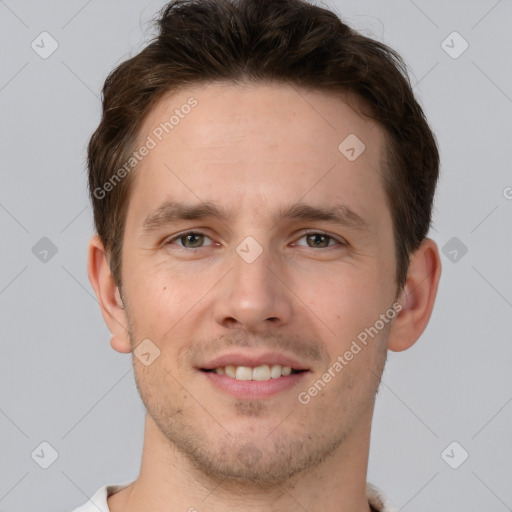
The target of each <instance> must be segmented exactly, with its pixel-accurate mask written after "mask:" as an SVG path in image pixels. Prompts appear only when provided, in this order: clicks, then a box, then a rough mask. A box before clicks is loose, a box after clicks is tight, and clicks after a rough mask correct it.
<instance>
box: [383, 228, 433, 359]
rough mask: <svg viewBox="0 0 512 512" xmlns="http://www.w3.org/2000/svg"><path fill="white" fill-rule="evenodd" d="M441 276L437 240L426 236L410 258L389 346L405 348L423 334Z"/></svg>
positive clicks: (395, 349) (394, 349)
mask: <svg viewBox="0 0 512 512" xmlns="http://www.w3.org/2000/svg"><path fill="white" fill-rule="evenodd" d="M440 277H441V259H440V257H439V251H438V249H437V244H436V243H435V242H434V241H433V240H432V239H430V238H426V239H425V240H423V242H422V243H421V244H420V247H419V248H418V249H417V250H416V251H415V252H414V253H413V254H412V255H411V258H410V264H409V271H408V275H407V282H406V284H405V286H404V289H403V290H402V292H401V294H400V296H399V298H398V302H399V303H400V304H401V306H402V309H401V311H400V313H399V314H398V315H397V317H396V318H395V319H394V320H393V323H392V325H391V330H390V333H389V339H388V348H389V350H393V351H395V352H401V351H402V350H406V349H408V348H410V347H411V346H412V345H414V343H415V342H416V341H417V340H418V338H419V337H420V336H421V334H422V333H423V331H424V330H425V328H426V326H427V324H428V322H429V320H430V316H431V314H432V310H433V308H434V302H435V298H436V295H437V288H438V285H439V279H440Z"/></svg>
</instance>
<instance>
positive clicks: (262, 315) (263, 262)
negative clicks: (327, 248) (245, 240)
mask: <svg viewBox="0 0 512 512" xmlns="http://www.w3.org/2000/svg"><path fill="white" fill-rule="evenodd" d="M230 263H231V267H232V270H231V271H230V272H229V273H228V274H227V275H226V277H225V278H224V279H222V280H221V282H220V283H219V288H218V290H217V294H216V297H215V304H214V317H215V321H216V322H217V323H218V324H220V325H222V326H223V327H226V328H231V329H244V330H247V331H253V332H258V331H259V332H262V331H265V330H268V329H269V327H270V328H276V327H278V326H281V325H285V324H286V323H288V322H289V321H290V318H291V316H292V306H293V304H292V301H293V294H292V292H291V291H290V288H289V286H290V285H289V284H288V286H287V285H286V276H285V275H284V271H283V269H282V266H280V265H279V264H278V262H277V261H275V260H274V261H273V260H272V258H271V257H270V255H269V251H268V250H263V252H262V253H261V254H260V255H259V256H258V258H256V260H254V261H252V262H251V263H248V262H247V261H245V260H244V259H243V258H242V257H241V256H240V255H239V254H238V253H237V252H236V251H233V256H232V258H231V261H230Z"/></svg>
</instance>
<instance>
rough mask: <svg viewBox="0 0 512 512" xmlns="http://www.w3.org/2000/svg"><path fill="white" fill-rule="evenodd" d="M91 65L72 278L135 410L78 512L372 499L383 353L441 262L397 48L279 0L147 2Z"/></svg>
mask: <svg viewBox="0 0 512 512" xmlns="http://www.w3.org/2000/svg"><path fill="white" fill-rule="evenodd" d="M158 23H159V28H160V33H159V35H158V37H156V38H155V40H154V41H153V42H152V43H151V44H149V46H148V47H147V48H145V49H144V50H143V51H142V52H141V53H140V54H138V55H136V56H135V57H133V58H131V59H129V60H128V61H126V62H124V63H122V64H121V65H120V66H119V67H118V68H117V69H116V70H114V71H113V72H112V73H111V74H110V75H109V77H108V78H107V80H106V83H105V87H104V89H103V93H104V100H103V118H102V120H101V123H100V125H99V127H98V129H97V130H96V132H95V133H94V135H93V136H92V138H91V141H90V143H89V148H88V164H89V186H90V193H91V199H92V203H93V208H94V219H95V225H96V229H97V235H95V236H94V237H93V238H92V239H91V241H90V246H89V266H88V272H89V278H90V281H91V284H92V286H93V288H94V290H95V292H96V295H97V297H98V301H99V303H100V305H101V311H102V314H103V317H104V319H105V322H106V323H107V325H108V327H109V329H110V331H111V332H112V340H111V345H112V347H113V348H114V349H115V350H117V351H119V352H123V353H129V352H132V353H133V365H134V374H135V380H136V383H137V388H138V390H139V392H140V395H141V398H142V400H143V403H144V405H145V407H146V411H147V414H146V422H145V436H144V449H143V455H142V462H141V468H140V474H139V476H138V478H137V479H136V480H135V481H134V482H124V483H122V484H117V485H111V486H104V487H102V488H100V489H99V490H98V491H97V492H96V494H95V495H94V496H93V497H92V498H91V500H90V501H89V502H88V503H86V504H85V505H84V506H83V507H81V508H79V509H77V512H78V511H80V512H86V511H87V512H89V511H96V510H102V511H110V512H121V511H123V512H135V511H151V512H163V511H165V512H170V511H189V512H192V511H206V510H208V511H213V512H217V511H223V512H224V511H235V510H237V511H239V510H244V511H268V510H279V511H282V512H285V511H296V510H308V511H320V510H321V511H328V512H334V511H336V512H342V511H345V512H356V511H357V512H370V511H380V512H389V511H392V510H395V509H394V507H393V506H392V505H391V504H390V502H389V501H388V500H387V499H386V498H385V496H384V494H383V493H382V492H381V491H380V490H379V489H377V488H376V487H374V486H372V485H371V484H369V483H368V484H367V482H366V474H367V464H368V455H369V442H370V432H371V421H372V415H373V408H374V402H375V396H376V393H377V390H378V387H379V383H380V379H381V375H382V371H383V369H384V365H385V361H386V354H387V351H388V350H393V351H401V350H405V349H407V348H409V347H410V346H412V345H413V344H414V343H415V341H416V340H417V339H418V338H419V336H420V335H421V334H422V332H423V331H424V329H425V327H426V325H427V323H428V321H429V318H430V315H431V312H432V308H433V304H434V300H435V296H436V292H437V287H438V282H439V278H440V272H441V265H440V258H439V253H438V249H437V246H436V244H435V242H434V241H433V240H431V239H429V238H427V237H426V235H427V233H428V230H429V226H430V220H431V210H432V201H433V197H434V192H435V187H436V182H437V178H438V167H439V156H438V151H437V146H436V142H435V138H434V136H433V134H432V132H431V130H430V128H429V127H428V124H427V122H426V120H425V118H424V115H423V112H422V110H421V108H420V106H419V105H418V104H417V102H416V100H415V99H414V95H413V93H412V90H411V87H410V84H409V82H408V78H407V76H406V72H405V68H404V65H403V63H402V61H401V60H400V57H399V56H398V55H397V54H396V53H394V52H393V51H392V50H391V49H389V48H387V47H386V46H384V45H382V44H380V43H378V42H376V41H373V40H371V39H368V38H366V37H363V36H361V35H359V34H358V33H356V32H355V31H353V30H352V29H350V28H348V27H347V26H346V25H344V24H343V23H342V22H341V21H340V20H339V18H338V17H337V16H336V15H335V14H333V13H331V12H330V11H328V10H325V9H322V8H320V7H317V6H313V5H311V4H309V3H306V2H303V1H301V0H279V1H276V0H273V1H271V0H259V1H258V2H254V1H250V0H245V1H244V0H241V1H235V0H232V1H228V0H196V1H194V0H190V1H185V0H182V1H176V2H172V3H170V4H169V5H168V6H166V8H164V10H163V11H162V13H161V17H160V19H159V22H158Z"/></svg>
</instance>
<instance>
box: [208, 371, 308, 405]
mask: <svg viewBox="0 0 512 512" xmlns="http://www.w3.org/2000/svg"><path fill="white" fill-rule="evenodd" d="M201 373H202V374H203V375H204V376H205V377H206V378H207V379H208V380H209V381H210V382H211V383H212V384H213V385H214V386H215V387H216V388H217V389H220V390H221V391H224V392H226V393H229V394H230V395H232V396H234V397H235V398H240V399H259V398H267V397H270V396H273V395H276V394H277V393H280V392H282V391H287V390H288V389H291V388H292V387H294V386H296V385H297V384H298V383H299V382H301V381H302V380H303V379H304V377H305V376H306V375H307V374H308V373H309V371H304V372H300V373H292V374H290V375H287V376H284V377H279V378H277V379H269V380H263V381H258V380H238V379H233V378H232V377H227V376H226V375H219V374H218V373H215V372H205V371H201Z"/></svg>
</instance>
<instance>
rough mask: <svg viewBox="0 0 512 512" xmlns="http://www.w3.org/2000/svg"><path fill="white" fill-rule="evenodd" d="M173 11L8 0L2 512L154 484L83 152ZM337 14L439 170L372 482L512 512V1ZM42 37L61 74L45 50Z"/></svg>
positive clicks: (407, 1)
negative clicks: (424, 123) (117, 71)
mask: <svg viewBox="0 0 512 512" xmlns="http://www.w3.org/2000/svg"><path fill="white" fill-rule="evenodd" d="M164 3H165V2H163V1H157V0H154V1H151V2H149V3H146V2H145V1H140V2H136V1H134V0H130V1H126V0H123V1H121V0H115V1H114V0H112V1H100V0H90V1H84V0H73V1H66V2H65V1H63V0H61V1H49V0H48V1H41V2H36V1H27V0H24V1H23V0H19V1H16V0H5V1H3V0H0V41H1V47H2V51H1V59H2V60H1V68H0V108H1V124H0V126H1V128H0V129H1V133H0V141H1V147H2V150H1V152H0V158H1V165H0V172H1V188H0V228H1V239H2V250H1V251H0V339H1V352H0V433H1V436H0V475H1V478H0V511H7V510H9V511H13V512H15V511H24V512H26V511H29V510H38V511H40V512H46V511H48V512H49V511H63V512H66V511H67V512H69V511H70V510H72V509H73V508H75V507H76V506H78V505H79V504H81V503H83V502H85V501H87V499H88V497H89V496H91V495H92V494H93V493H94V492H95V491H96V490H97V489H98V488H99V487H100V486H102V485H105V484H107V483H108V484H111V483H118V482H122V481H126V480H129V479H132V478H135V477H136V476H137V474H138V469H139V461H140V455H141V449H142V435H143V419H144V408H143V405H142V403H141V401H140V399H139V396H138V394H137V391H136V388H135V385H134V380H133V373H132V369H131V359H130V358H131V355H129V354H127V355H124V354H119V353H117V352H115V351H114V350H112V348H111V347H110V345H109V331H108V330H107V328H106V327H105V325H104V323H103V319H102V317H101V314H100V310H99V306H98V303H97V301H96V298H95V296H94V293H93V290H92V288H91V286H90V284H89V281H88V278H87V272H86V257H87V243H88V240H89V238H90V236H91V235H92V234H93V223H92V210H91V207H90V205H89V202H88V196H87V189H86V170H85V154H86V153H85V148H86V144H87V142H88V139H89V137H90V135H91V134H92V132H93V130H94V129H95V127H96V126H97V124H98V122H99V115H100V101H99V94H100V89H101V86H102V84H103V81H104V79H105V78H106V76H107V74H108V72H109V71H110V70H111V69H112V68H113V67H114V66H116V65H117V64H119V63H120V62H121V61H122V60H125V59H126V58H127V57H129V56H131V55H133V54H135V53H138V52H139V51H140V50H141V49H142V48H143V47H144V46H145V44H146V42H147V41H148V39H149V38H150V37H151V35H153V33H154V32H153V30H154V29H152V28H151V26H150V25H149V24H148V23H147V22H148V20H149V19H150V18H151V17H153V16H154V14H155V13H156V12H157V10H158V9H159V8H160V7H161V6H163V5H164ZM327 5H328V6H331V7H334V9H335V10H336V11H337V12H338V13H340V14H341V15H342V16H343V17H344V19H345V20H346V21H347V22H349V23H350V24H351V25H352V26H354V27H356V28H358V29H360V30H362V31H363V33H365V34H366V35H369V36H372V37H375V38H377V39H379V40H381V41H383V42H385V43H387V44H389V45H390V46H392V47H393V48H395V49H397V50H398V51H399V52H400V53H401V54H402V55H403V57H404V58H405V59H406V61H407V62H408V64H409V66H410V69H411V79H412V82H413V84H415V91H416V92H417V94H418V97H419V99H420V101H421V103H422V105H423V106H424V108H425V111H426V114H427V117H428V118H429V121H430V123H431V125H432V127H433V129H434V131H435V133H436V135H437V137H438V140H439V143H440V149H441V156H442V169H441V170H442V178H441V181H440V185H439V191H438V195H437V199H436V207H435V218H434V221H435V224H434V229H433V230H432V232H431V236H432V237H433V238H434V239H435V240H436V241H437V242H438V245H439V247H440V249H441V248H443V247H445V250H444V252H445V253H446V254H442V260H443V274H442V279H441V284H440V288H439V294H438V299H437V303H436V306H435V308H434V312H433V316H432V319H431V322H430V324H429V326H428V328H427V330H426V332H425V334H424V335H423V336H422V338H421V339H420V341H419V342H418V343H417V344H416V345H415V346H414V347H413V348H412V349H410V350H408V351H406V352H402V353H398V354H397V353H390V355H389V360H388V366H387V368H386V370H385V373H384V377H383V383H382V386H381V391H380V393H379V395H378V401H377V406H376V411H375V420H374V426H373V433H372V443H371V453H370V463H369V474H368V480H369V481H371V482H373V483H375V484H376V485H378V486H380V487H381V488H382V489H383V490H384V492H385V493H386V494H387V495H388V496H389V498H390V499H391V500H392V501H393V502H394V504H395V505H396V506H397V507H398V508H400V509H401V510H404V511H410V512H412V511H426V510H429V511H434V510H435V511H437V512H443V511H463V510H464V511H465V512H473V511H483V510H485V511H486V512H491V511H496V512H501V511H506V510H512V485H511V482H512V460H511V459H512V458H511V454H512V436H511V433H512V428H511V427H512V425H511V423H512V404H511V402H512V372H511V371H510V368H511V360H512V343H511V334H510V326H511V317H512V315H511V313H512V270H511V262H512V258H511V256H512V236H511V227H512V226H511V224H512V223H511V219H512V199H511V198H512V188H507V187H512V173H511V172H510V169H511V163H512V157H511V154H510V145H511V144H510V141H511V136H512V127H511V121H510V120H511V118H512V70H511V57H510V55H511V53H510V50H511V49H512V23H511V22H512V2H511V1H510V0H501V1H496V0H480V1H450V2H446V1H441V0H436V1H430V2H427V1H426V0H415V1H412V0H394V1H387V2H382V1H380V0H371V1H359V2H357V1H345V0H339V1H337V2H334V1H331V2H328V3H327ZM43 31H47V32H49V33H50V34H51V36H52V37H53V38H54V39H55V40H56V41H57V42H58V45H59V46H58V49H57V50H56V51H55V52H54V53H53V54H52V55H51V56H50V57H48V58H47V59H43V58H41V57H40V56H39V54H38V53H36V52H35V51H34V50H33V49H32V47H31V43H32V41H34V40H36V42H37V41H40V38H39V39H37V38H38V36H39V34H40V33H41V32H43ZM453 31H457V32H458V33H459V34H460V35H461V36H462V37H463V38H464V40H466V41H467V42H468V44H469V47H468V49H467V50H466V51H465V52H464V53H462V54H461V55H460V56H458V57H457V58H453V55H454V54H457V53H459V52H460V50H461V49H462V48H463V41H462V40H461V39H460V38H458V36H455V39H454V38H453V36H452V37H451V38H448V39H447V41H446V42H445V43H444V45H442V42H443V41H444V40H446V38H447V36H449V34H451V33H452V32H453ZM48 41H49V40H47V41H46V43H45V48H46V49H48V48H49V42H48ZM39 44H40V45H41V43H39ZM445 50H448V52H451V53H452V56H450V55H449V54H448V53H447V51H445ZM43 237H47V238H48V239H49V240H51V242H52V243H53V244H54V246H55V248H56V249H57V252H56V254H52V251H51V247H50V249H49V247H48V241H47V240H43V241H42V242H40V240H41V238H43ZM453 237H456V240H451V239H452V238H453ZM450 240H451V241H450ZM38 243H39V245H37V244H38ZM446 244H448V245H446ZM462 244H464V246H465V247H467V253H466V254H463V251H462V248H463V246H462ZM34 246H35V249H33V248H34ZM44 250H49V252H48V253H47V254H45V253H44ZM453 250H456V251H457V255H456V256H457V259H456V260H455V261H453V259H454V256H455V253H454V252H453ZM450 253H451V254H450ZM45 257H46V260H44V258H45ZM41 260H43V261H41ZM453 441H456V442H457V443H458V445H455V448H454V449H453V451H451V448H450V449H449V450H448V451H447V452H445V456H444V459H443V457H442V455H441V454H442V453H443V451H444V450H445V448H446V447H448V445H450V443H452V442H453ZM42 442H47V443H49V444H50V445H51V446H52V447H53V449H54V450H56V452H57V453H58V458H57V459H56V461H55V462H54V463H53V464H52V465H51V466H50V467H48V469H43V468H41V467H40V465H39V464H44V462H45V460H44V459H46V462H50V461H51V460H50V459H51V450H50V449H49V448H48V447H45V445H43V447H42V449H43V452H41V447H40V444H41V443H42ZM462 450H465V451H467V452H468V453H469V458H468V459H467V460H466V461H465V462H464V463H463V464H461V465H460V466H459V467H458V469H453V468H452V467H450V466H449V465H448V464H447V462H446V461H449V462H450V463H451V464H452V465H457V464H459V463H460V462H461V460H462V455H463V453H464V452H463V451H462ZM33 453H34V455H31V454H33ZM38 453H39V457H38V456H37V455H36V454H38ZM41 454H44V455H41ZM446 454H448V457H447V455H446ZM36 461H37V463H36Z"/></svg>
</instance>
